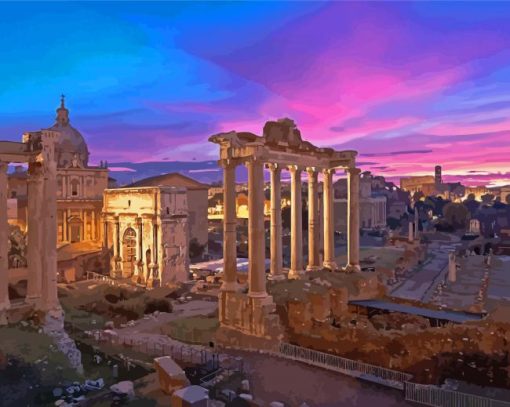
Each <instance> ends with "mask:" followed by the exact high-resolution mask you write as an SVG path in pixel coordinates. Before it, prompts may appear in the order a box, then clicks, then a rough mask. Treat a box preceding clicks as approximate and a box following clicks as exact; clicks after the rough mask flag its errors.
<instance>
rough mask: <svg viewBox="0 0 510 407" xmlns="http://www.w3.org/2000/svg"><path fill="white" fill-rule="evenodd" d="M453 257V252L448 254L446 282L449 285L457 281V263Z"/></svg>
mask: <svg viewBox="0 0 510 407" xmlns="http://www.w3.org/2000/svg"><path fill="white" fill-rule="evenodd" d="M455 257H456V256H455V250H452V251H450V252H449V253H448V281H449V282H451V283H455V281H457V262H456V258H455Z"/></svg>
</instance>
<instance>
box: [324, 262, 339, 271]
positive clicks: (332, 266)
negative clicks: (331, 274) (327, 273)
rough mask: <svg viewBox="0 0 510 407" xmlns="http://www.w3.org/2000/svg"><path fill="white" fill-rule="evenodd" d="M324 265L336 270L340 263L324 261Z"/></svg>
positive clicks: (326, 267)
mask: <svg viewBox="0 0 510 407" xmlns="http://www.w3.org/2000/svg"><path fill="white" fill-rule="evenodd" d="M322 267H324V268H325V269H328V270H331V271H336V270H338V269H339V267H338V264H336V263H335V262H334V261H325V262H324V263H322Z"/></svg>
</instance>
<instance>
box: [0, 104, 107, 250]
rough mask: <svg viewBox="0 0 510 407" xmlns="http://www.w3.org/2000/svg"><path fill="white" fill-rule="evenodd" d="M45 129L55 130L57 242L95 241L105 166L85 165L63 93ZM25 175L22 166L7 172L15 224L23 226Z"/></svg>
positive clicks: (85, 152) (82, 147) (86, 158)
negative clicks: (14, 201) (15, 209)
mask: <svg viewBox="0 0 510 407" xmlns="http://www.w3.org/2000/svg"><path fill="white" fill-rule="evenodd" d="M48 130H52V131H54V132H57V133H59V139H58V141H57V143H56V145H55V156H56V160H57V226H58V230H57V239H58V243H67V242H69V243H74V242H80V241H95V242H99V241H100V240H101V209H102V206H103V190H105V189H106V188H107V187H108V169H107V168H106V166H105V165H103V166H99V167H94V166H90V165H89V150H88V147H87V144H86V143H85V140H84V138H83V136H82V135H81V133H80V132H79V131H78V130H76V129H75V128H74V127H72V126H71V124H70V120H69V110H68V109H67V108H66V107H65V105H64V97H63V96H62V99H61V101H60V107H59V108H58V109H57V117H56V120H55V124H54V125H53V126H52V127H50V128H49V129H48ZM35 133H37V132H35ZM25 136H28V133H26V134H24V137H25ZM26 178H27V174H26V172H25V171H24V170H23V168H22V167H17V168H16V169H15V171H14V173H12V174H9V197H11V198H16V199H18V224H19V225H20V226H22V227H23V228H24V227H25V224H26V220H25V219H26V207H27V193H28V192H27V182H26Z"/></svg>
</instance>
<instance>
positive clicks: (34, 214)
mask: <svg viewBox="0 0 510 407" xmlns="http://www.w3.org/2000/svg"><path fill="white" fill-rule="evenodd" d="M50 154H51V153H50ZM50 157H51V155H50ZM7 167H8V163H7V162H0V311H4V310H6V309H9V308H10V300H9V260H8V255H9V253H8V239H9V225H8V215H7ZM28 172H29V177H28V186H27V188H28V214H27V217H28V219H27V235H28V236H27V263H28V267H27V296H26V302H28V303H30V304H33V305H34V306H35V307H36V309H38V310H43V311H50V310H60V304H59V302H58V296H57V219H56V214H57V200H56V190H57V181H56V180H57V178H56V164H55V163H54V162H52V161H51V160H49V161H48V162H46V163H45V164H44V166H43V164H41V163H38V162H31V163H29V171H28Z"/></svg>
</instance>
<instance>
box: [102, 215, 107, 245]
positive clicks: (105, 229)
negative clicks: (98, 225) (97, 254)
mask: <svg viewBox="0 0 510 407" xmlns="http://www.w3.org/2000/svg"><path fill="white" fill-rule="evenodd" d="M103 248H105V249H108V217H107V215H106V214H103Z"/></svg>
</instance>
